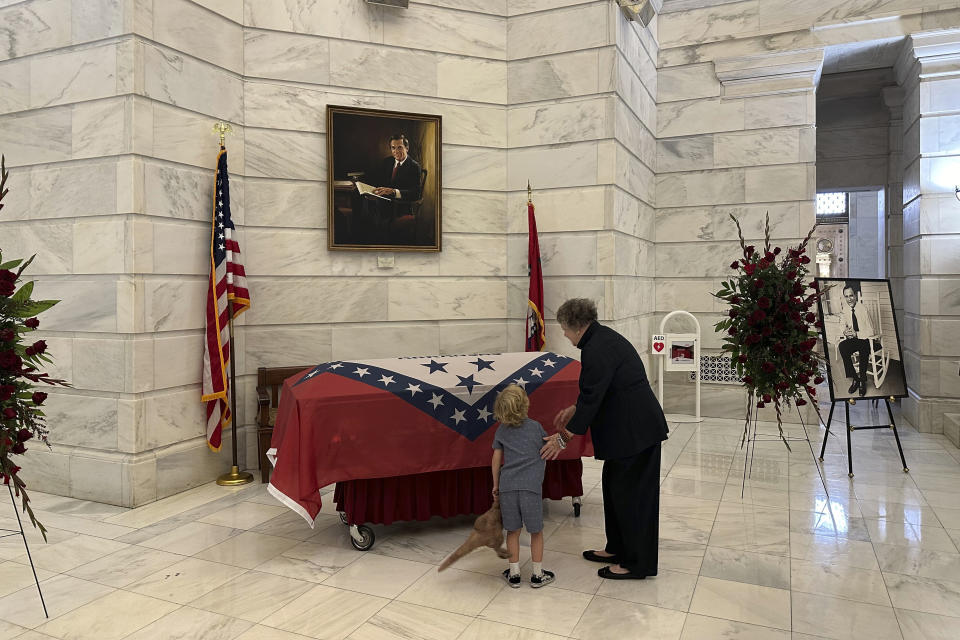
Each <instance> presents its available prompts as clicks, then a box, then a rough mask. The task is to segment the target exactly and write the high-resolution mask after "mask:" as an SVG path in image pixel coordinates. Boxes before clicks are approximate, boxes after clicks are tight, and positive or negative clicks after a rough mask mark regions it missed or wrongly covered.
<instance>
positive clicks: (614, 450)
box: [541, 298, 667, 580]
mask: <svg viewBox="0 0 960 640" xmlns="http://www.w3.org/2000/svg"><path fill="white" fill-rule="evenodd" d="M557 320H558V321H559V322H560V327H561V328H562V329H563V335H565V336H566V337H567V339H568V340H570V342H571V343H573V345H574V346H575V347H577V348H578V349H580V350H581V358H580V360H581V365H582V368H581V371H580V395H579V396H578V397H577V404H576V405H573V406H570V407H567V408H566V409H563V410H561V411H560V412H559V413H558V414H557V416H556V418H555V419H554V426H555V427H556V428H557V433H555V434H553V435H550V436H547V437H546V438H544V440H546V444H544V446H543V449H541V456H542V457H544V458H546V459H548V460H553V459H554V458H556V457H557V455H558V454H559V453H560V450H561V449H563V448H564V447H566V445H567V442H569V441H570V439H571V438H573V437H574V436H582V435H584V434H585V433H586V432H587V428H588V427H589V428H590V435H591V437H592V438H593V450H594V455H595V456H596V458H597V460H603V461H604V462H603V476H602V486H603V513H604V523H605V528H606V534H607V545H606V547H605V548H604V549H603V550H589V551H584V552H583V557H584V558H586V559H587V560H591V561H593V562H602V563H606V564H609V565H611V566H608V567H604V568H602V569H600V570H599V571H598V572H597V573H598V575H599V576H600V577H601V578H607V579H611V580H628V579H636V580H642V579H643V578H646V577H647V576H655V575H657V542H658V536H659V519H660V443H661V442H662V441H664V440H666V438H667V421H666V419H665V418H664V415H663V410H662V409H661V408H660V403H659V402H657V398H656V396H655V395H654V394H653V390H652V389H651V388H650V383H649V381H648V380H647V373H646V370H645V369H644V367H643V362H642V361H641V360H640V356H639V354H637V350H636V349H634V347H633V345H632V344H630V342H629V341H628V340H627V339H626V338H624V337H623V336H621V335H620V334H619V333H617V332H616V331H614V330H613V329H610V328H609V327H605V326H603V325H601V324H599V323H598V322H597V307H596V305H595V304H594V303H593V301H592V300H586V299H582V298H576V299H572V300H567V301H566V302H564V303H563V304H562V305H561V306H560V308H559V309H558V310H557Z"/></svg>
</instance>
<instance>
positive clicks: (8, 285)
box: [0, 269, 17, 296]
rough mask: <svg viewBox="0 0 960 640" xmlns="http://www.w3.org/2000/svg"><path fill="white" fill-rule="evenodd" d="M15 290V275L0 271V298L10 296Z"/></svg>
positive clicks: (7, 271)
mask: <svg viewBox="0 0 960 640" xmlns="http://www.w3.org/2000/svg"><path fill="white" fill-rule="evenodd" d="M16 289H17V274H15V273H14V272H13V271H10V270H9V269H0V296H10V295H13V292H14V291H16Z"/></svg>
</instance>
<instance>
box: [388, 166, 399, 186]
mask: <svg viewBox="0 0 960 640" xmlns="http://www.w3.org/2000/svg"><path fill="white" fill-rule="evenodd" d="M398 168H400V165H399V164H397V163H394V164H393V173H392V174H390V181H391V182H393V181H394V180H396V179H397V169H398Z"/></svg>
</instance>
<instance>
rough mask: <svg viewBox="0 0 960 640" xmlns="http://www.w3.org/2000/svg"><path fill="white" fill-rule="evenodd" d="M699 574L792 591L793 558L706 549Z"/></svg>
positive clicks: (719, 548)
mask: <svg viewBox="0 0 960 640" xmlns="http://www.w3.org/2000/svg"><path fill="white" fill-rule="evenodd" d="M700 575H702V576H707V577H709V578H721V579H723V580H732V581H734V582H745V583H747V584H755V585H759V586H762V587H775V588H777V589H789V588H790V558H787V557H784V556H772V555H766V554H762V553H751V552H748V551H737V550H734V549H724V548H722V547H707V548H706V552H705V554H704V556H703V565H702V566H701V568H700Z"/></svg>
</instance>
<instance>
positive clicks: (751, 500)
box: [723, 480, 790, 509]
mask: <svg viewBox="0 0 960 640" xmlns="http://www.w3.org/2000/svg"><path fill="white" fill-rule="evenodd" d="M741 495H742V497H741ZM723 500H724V502H743V503H746V504H755V505H758V506H762V507H777V508H780V509H786V508H788V507H789V505H790V494H789V493H788V492H787V491H785V490H779V489H768V488H765V487H762V486H756V485H755V484H753V482H752V481H750V480H748V481H747V484H746V485H745V486H744V485H743V484H741V482H740V481H739V480H738V481H735V482H733V481H731V482H727V486H726V488H725V489H724V491H723Z"/></svg>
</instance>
